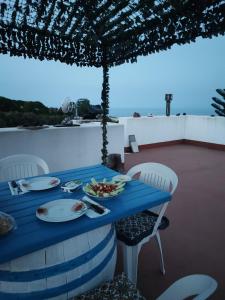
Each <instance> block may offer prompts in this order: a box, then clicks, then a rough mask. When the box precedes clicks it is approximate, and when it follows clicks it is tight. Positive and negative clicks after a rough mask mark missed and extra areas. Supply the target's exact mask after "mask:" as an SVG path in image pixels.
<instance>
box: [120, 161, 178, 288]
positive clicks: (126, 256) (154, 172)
mask: <svg viewBox="0 0 225 300" xmlns="http://www.w3.org/2000/svg"><path fill="white" fill-rule="evenodd" d="M138 173H140V176H139V180H140V181H142V182H144V183H146V184H149V185H151V186H153V187H156V188H158V189H160V190H163V191H168V192H170V193H171V194H173V193H174V191H175V189H176V187H177V184H178V177H177V175H176V173H175V172H174V171H173V170H172V169H170V168H169V167H167V166H165V165H162V164H159V163H152V162H151V163H143V164H139V165H136V166H134V167H133V168H131V169H130V170H129V171H128V172H127V175H129V176H131V177H134V176H135V175H137V174H138ZM167 205H168V202H167V203H165V204H162V205H159V206H157V207H154V208H151V210H150V211H152V212H154V213H156V214H157V217H155V222H154V224H153V226H152V228H150V231H149V232H150V234H149V235H147V236H144V237H143V238H142V239H141V240H140V241H138V243H137V244H135V245H132V246H131V245H129V244H131V243H130V240H129V238H128V240H126V239H124V238H122V236H123V226H124V225H125V226H124V228H126V229H127V228H129V224H130V223H128V222H129V220H130V219H129V217H128V218H125V219H122V220H119V221H118V222H117V223H116V228H117V238H118V240H119V241H120V242H121V244H122V249H123V267H124V272H125V273H126V275H127V277H128V278H129V279H130V280H131V281H132V282H133V283H135V284H136V281H137V268H138V255H139V252H140V250H141V247H142V246H143V245H144V244H145V243H147V242H148V241H149V240H150V239H151V238H152V237H155V238H156V241H157V244H158V246H159V250H160V258H161V260H160V266H161V271H162V273H163V274H165V266H164V260H163V252H162V245H161V240H160V235H159V226H160V223H161V221H162V217H163V215H164V213H165V210H166V208H167ZM139 216H140V215H138V214H137V215H135V216H132V217H131V218H132V219H131V223H132V224H134V222H135V219H137V218H138V217H139ZM139 219H140V218H139ZM121 224H122V225H121ZM121 228H122V229H121ZM125 235H126V233H125ZM140 236H141V235H140ZM137 240H139V239H137Z"/></svg>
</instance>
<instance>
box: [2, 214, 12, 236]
mask: <svg viewBox="0 0 225 300" xmlns="http://www.w3.org/2000/svg"><path fill="white" fill-rule="evenodd" d="M14 225H15V221H14V219H13V218H12V217H11V216H10V215H7V214H5V213H2V212H0V235H4V234H6V233H8V232H9V231H10V230H11V229H12V228H13V227H14Z"/></svg>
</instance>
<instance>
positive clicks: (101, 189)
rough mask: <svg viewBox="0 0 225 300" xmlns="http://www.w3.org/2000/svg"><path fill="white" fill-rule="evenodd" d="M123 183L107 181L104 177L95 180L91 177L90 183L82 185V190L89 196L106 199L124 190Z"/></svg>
mask: <svg viewBox="0 0 225 300" xmlns="http://www.w3.org/2000/svg"><path fill="white" fill-rule="evenodd" d="M124 185H125V183H124V182H115V181H107V180H106V179H103V180H102V181H96V180H95V179H94V178H92V179H91V182H90V183H87V184H86V185H84V186H83V191H84V193H85V194H86V195H88V196H90V197H94V198H99V199H107V198H111V197H116V196H118V195H119V194H121V193H122V192H123V190H124Z"/></svg>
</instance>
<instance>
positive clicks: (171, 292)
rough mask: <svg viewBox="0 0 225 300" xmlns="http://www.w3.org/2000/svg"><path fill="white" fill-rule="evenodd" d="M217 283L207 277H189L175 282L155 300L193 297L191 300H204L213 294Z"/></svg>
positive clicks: (182, 299)
mask: <svg viewBox="0 0 225 300" xmlns="http://www.w3.org/2000/svg"><path fill="white" fill-rule="evenodd" d="M217 285H218V284H217V282H216V280H215V279H214V278H212V277H210V276H208V275H201V274H195V275H189V276H186V277H183V278H181V279H178V280H177V281H175V282H174V283H173V284H172V285H171V286H170V287H169V288H168V289H167V290H165V291H164V292H163V293H162V294H161V295H160V296H159V297H158V298H157V299H156V300H184V299H187V298H188V297H191V296H195V297H194V298H192V299H193V300H204V299H207V298H208V297H209V296H210V295H212V294H213V293H214V291H215V290H216V288H217Z"/></svg>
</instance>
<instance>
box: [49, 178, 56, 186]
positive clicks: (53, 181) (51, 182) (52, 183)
mask: <svg viewBox="0 0 225 300" xmlns="http://www.w3.org/2000/svg"><path fill="white" fill-rule="evenodd" d="M57 183H58V179H52V180H51V181H50V184H51V185H55V184H57Z"/></svg>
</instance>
